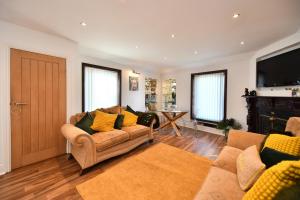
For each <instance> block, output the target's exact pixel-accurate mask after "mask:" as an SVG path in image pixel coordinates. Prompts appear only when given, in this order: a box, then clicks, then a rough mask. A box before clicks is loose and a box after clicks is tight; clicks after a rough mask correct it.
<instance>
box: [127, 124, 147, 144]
mask: <svg viewBox="0 0 300 200" xmlns="http://www.w3.org/2000/svg"><path fill="white" fill-rule="evenodd" d="M122 130H123V131H125V132H127V133H128V134H129V137H130V139H131V140H132V139H135V138H138V137H141V136H143V135H148V134H149V131H150V128H149V127H146V126H143V125H139V124H137V125H134V126H127V127H123V128H122Z"/></svg>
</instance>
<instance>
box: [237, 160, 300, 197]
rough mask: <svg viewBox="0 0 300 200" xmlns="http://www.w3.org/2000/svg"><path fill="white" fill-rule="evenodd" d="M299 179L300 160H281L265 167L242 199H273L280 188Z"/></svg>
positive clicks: (291, 184)
mask: <svg viewBox="0 0 300 200" xmlns="http://www.w3.org/2000/svg"><path fill="white" fill-rule="evenodd" d="M299 179H300V161H282V162H280V163H278V164H277V165H274V166H273V167H271V168H269V169H267V170H266V171H265V172H264V173H263V174H262V175H261V176H260V177H259V179H258V180H257V181H256V183H255V184H254V185H253V187H252V188H251V189H250V190H249V191H248V192H247V193H246V194H245V196H244V197H243V200H253V199H265V200H269V199H270V200H271V199H273V198H274V197H275V196H276V195H277V194H278V193H279V192H280V191H281V190H283V189H285V188H288V187H291V186H293V185H295V184H296V182H297V180H299Z"/></svg>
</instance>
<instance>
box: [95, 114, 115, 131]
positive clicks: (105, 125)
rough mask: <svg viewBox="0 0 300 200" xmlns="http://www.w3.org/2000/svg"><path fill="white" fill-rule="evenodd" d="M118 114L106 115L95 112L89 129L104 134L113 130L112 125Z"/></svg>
mask: <svg viewBox="0 0 300 200" xmlns="http://www.w3.org/2000/svg"><path fill="white" fill-rule="evenodd" d="M117 117H118V114H107V113H104V112H101V111H98V110H96V116H95V119H94V122H93V125H92V126H91V128H92V129H93V130H95V131H99V132H106V131H112V130H114V124H115V121H116V119H117Z"/></svg>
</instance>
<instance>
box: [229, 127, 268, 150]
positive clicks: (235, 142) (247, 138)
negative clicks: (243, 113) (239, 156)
mask: <svg viewBox="0 0 300 200" xmlns="http://www.w3.org/2000/svg"><path fill="white" fill-rule="evenodd" d="M265 137H266V136H265V135H262V134H257V133H252V132H247V131H241V130H234V129H231V130H230V131H229V135H228V141H227V145H228V146H231V147H235V148H238V149H241V150H244V149H246V148H248V147H250V146H252V145H256V146H257V148H258V149H260V147H261V144H262V142H263V141H264V139H265Z"/></svg>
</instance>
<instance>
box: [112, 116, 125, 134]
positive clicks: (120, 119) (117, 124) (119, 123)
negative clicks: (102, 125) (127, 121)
mask: <svg viewBox="0 0 300 200" xmlns="http://www.w3.org/2000/svg"><path fill="white" fill-rule="evenodd" d="M123 121H124V115H121V114H118V117H117V119H116V121H115V125H114V128H115V129H119V130H121V129H122V125H123Z"/></svg>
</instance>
